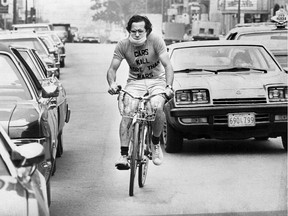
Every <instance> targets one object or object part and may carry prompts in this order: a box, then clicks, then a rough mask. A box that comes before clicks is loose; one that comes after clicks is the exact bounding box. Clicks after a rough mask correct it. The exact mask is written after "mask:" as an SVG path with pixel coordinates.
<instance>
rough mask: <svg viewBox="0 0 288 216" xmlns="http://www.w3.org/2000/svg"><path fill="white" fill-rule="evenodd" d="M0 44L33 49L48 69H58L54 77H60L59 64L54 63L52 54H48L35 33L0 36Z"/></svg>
mask: <svg viewBox="0 0 288 216" xmlns="http://www.w3.org/2000/svg"><path fill="white" fill-rule="evenodd" d="M0 43H2V44H6V45H12V46H13V45H16V46H18V45H20V46H25V47H29V48H34V49H36V50H37V51H38V53H39V54H40V55H41V57H42V58H43V60H44V61H45V63H46V65H47V66H48V67H49V68H58V70H57V71H56V74H55V75H56V76H57V77H60V64H59V62H57V61H56V59H55V56H54V55H53V53H50V52H49V49H48V47H47V46H46V45H45V44H44V42H43V41H42V40H41V39H40V38H39V36H38V35H37V34H35V33H17V32H10V33H7V34H0Z"/></svg>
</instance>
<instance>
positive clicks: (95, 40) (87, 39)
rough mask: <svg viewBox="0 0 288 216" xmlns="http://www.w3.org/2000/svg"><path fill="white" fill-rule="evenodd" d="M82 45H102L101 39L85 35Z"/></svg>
mask: <svg viewBox="0 0 288 216" xmlns="http://www.w3.org/2000/svg"><path fill="white" fill-rule="evenodd" d="M81 42H82V43H100V38H99V37H97V36H95V35H93V34H83V35H82V40H81Z"/></svg>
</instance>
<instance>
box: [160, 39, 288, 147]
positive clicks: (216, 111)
mask: <svg viewBox="0 0 288 216" xmlns="http://www.w3.org/2000/svg"><path fill="white" fill-rule="evenodd" d="M168 50H169V52H168V53H169V57H170V60H171V63H172V66H173V69H174V89H175V96H174V98H173V99H172V100H171V101H169V102H168V103H167V104H166V106H165V115H166V124H165V127H164V131H163V142H164V149H165V150H166V152H170V153H173V152H179V151H181V150H182V148H183V139H184V138H186V139H191V140H193V139H198V138H205V139H220V140H221V139H222V140H236V139H239V140H241V139H248V138H255V139H256V140H265V139H268V138H269V137H281V138H282V144H283V147H284V149H285V150H286V151H287V102H288V90H287V78H288V75H287V73H286V72H285V71H284V70H283V68H282V67H281V66H280V64H279V63H278V62H277V60H276V59H275V58H274V56H273V54H272V53H271V52H270V51H269V50H268V49H267V48H266V47H265V46H264V45H263V44H261V43H259V44H258V43H257V42H256V41H252V42H251V41H242V40H234V41H229V40H218V41H217V40H215V41H191V42H182V43H176V44H172V45H170V46H168ZM238 57H239V58H241V57H242V58H243V57H244V59H243V60H244V61H243V60H236V59H234V58H238ZM236 64H237V65H236Z"/></svg>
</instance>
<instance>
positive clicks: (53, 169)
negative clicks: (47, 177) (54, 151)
mask: <svg viewBox="0 0 288 216" xmlns="http://www.w3.org/2000/svg"><path fill="white" fill-rule="evenodd" d="M52 166H53V167H52V173H51V175H52V176H54V174H55V172H56V158H55V159H54V162H53V164H52Z"/></svg>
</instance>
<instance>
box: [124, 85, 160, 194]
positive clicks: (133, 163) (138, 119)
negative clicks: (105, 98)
mask: <svg viewBox="0 0 288 216" xmlns="http://www.w3.org/2000/svg"><path fill="white" fill-rule="evenodd" d="M121 91H122V92H124V94H125V93H126V94H128V95H129V96H130V97H132V98H133V99H137V100H139V104H138V106H137V109H136V112H135V113H134V114H133V115H131V116H126V117H128V118H133V120H132V131H133V133H132V137H133V139H131V138H130V145H129V149H130V153H129V155H130V157H129V158H130V183H129V195H130V196H133V195H134V180H135V174H136V171H137V168H139V169H138V185H139V187H144V184H145V181H146V176H147V171H148V162H149V160H151V159H152V152H151V136H152V125H151V122H152V121H154V120H155V118H156V109H155V108H153V107H152V113H151V114H149V113H148V111H147V102H148V101H150V99H151V98H152V97H154V96H156V95H160V94H163V93H164V92H163V93H162V92H161V93H158V94H153V95H148V96H142V97H138V96H133V95H132V94H130V93H129V92H127V91H125V90H121ZM124 96H125V95H124ZM124 96H123V97H124ZM123 116H125V115H123Z"/></svg>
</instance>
